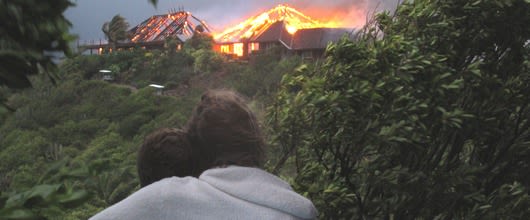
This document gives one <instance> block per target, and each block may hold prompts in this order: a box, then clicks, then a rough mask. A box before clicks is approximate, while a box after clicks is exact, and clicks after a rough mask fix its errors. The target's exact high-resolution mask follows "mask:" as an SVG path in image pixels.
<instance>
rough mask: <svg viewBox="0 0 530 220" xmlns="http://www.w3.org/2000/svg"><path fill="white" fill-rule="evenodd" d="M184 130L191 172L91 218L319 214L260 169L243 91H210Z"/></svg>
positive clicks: (260, 148)
mask: <svg viewBox="0 0 530 220" xmlns="http://www.w3.org/2000/svg"><path fill="white" fill-rule="evenodd" d="M185 130H186V133H187V137H188V138H187V140H188V142H179V143H181V144H182V143H189V144H190V147H191V149H192V156H191V157H192V158H193V159H192V161H193V162H192V163H193V164H192V167H193V168H192V170H191V173H192V176H187V177H168V178H163V179H161V180H159V181H156V182H153V183H151V184H149V185H147V186H145V187H143V188H142V189H140V190H139V191H137V192H135V193H133V194H132V195H130V196H129V197H127V198H126V199H124V200H123V201H121V202H119V203H117V204H115V205H113V206H111V207H109V208H107V209H105V210H103V211H102V212H100V213H98V214H97V215H96V216H94V217H93V218H92V219H315V218H316V216H317V210H316V209H315V207H314V205H313V203H312V202H311V201H309V200H308V199H307V198H305V197H303V196H301V195H299V194H298V193H296V192H294V191H293V189H292V188H291V187H290V186H289V184H288V183H287V182H285V181H283V180H281V179H280V178H278V177H276V176H274V175H272V174H270V173H268V172H266V171H264V170H262V169H260V167H261V166H262V163H263V161H264V147H265V144H264V138H263V135H262V132H261V129H260V127H259V123H258V121H257V119H256V116H255V115H254V113H253V112H252V111H250V109H249V107H248V105H247V104H246V101H245V99H244V98H242V97H241V96H240V95H239V94H237V93H235V92H233V91H228V90H218V91H208V92H206V93H205V94H203V96H202V97H201V100H200V102H199V104H198V105H197V107H196V108H195V110H194V112H193V115H192V117H191V118H190V120H189V122H188V124H187V127H186V129H185Z"/></svg>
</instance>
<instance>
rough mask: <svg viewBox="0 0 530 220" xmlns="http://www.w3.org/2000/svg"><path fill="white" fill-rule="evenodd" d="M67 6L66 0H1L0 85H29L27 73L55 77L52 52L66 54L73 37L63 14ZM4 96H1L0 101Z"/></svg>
mask: <svg viewBox="0 0 530 220" xmlns="http://www.w3.org/2000/svg"><path fill="white" fill-rule="evenodd" d="M52 5H53V6H52ZM70 6H72V3H71V2H70V1H68V0H59V1H49V0H45V1H37V0H30V1H9V0H0V19H2V23H1V24H0V60H2V62H0V86H7V87H9V88H14V89H20V88H27V87H30V86H31V83H30V80H29V79H28V77H29V76H30V75H34V74H37V73H44V74H46V75H47V76H48V77H49V78H50V79H52V80H55V77H54V75H53V71H54V70H55V64H54V63H53V61H52V58H53V54H57V53H65V54H69V52H70V50H69V47H68V42H69V41H70V40H72V39H73V36H72V35H70V34H68V29H69V28H70V26H71V25H70V22H68V20H66V19H65V18H64V16H63V12H64V11H65V10H66V9H67V8H68V7H70ZM5 98H6V97H0V104H1V105H4V103H5V100H4V99H5ZM0 108H1V106H0Z"/></svg>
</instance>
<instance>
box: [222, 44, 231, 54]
mask: <svg viewBox="0 0 530 220" xmlns="http://www.w3.org/2000/svg"><path fill="white" fill-rule="evenodd" d="M221 53H230V46H229V45H221Z"/></svg>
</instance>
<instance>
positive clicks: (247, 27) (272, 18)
mask: <svg viewBox="0 0 530 220" xmlns="http://www.w3.org/2000/svg"><path fill="white" fill-rule="evenodd" d="M277 21H283V22H284V24H285V28H286V30H287V32H289V33H290V34H294V33H296V31H298V30H299V29H306V28H319V27H330V28H333V27H339V26H341V24H340V22H335V21H331V22H321V21H317V20H314V19H312V18H310V17H308V16H306V15H304V14H302V13H301V12H299V11H298V10H296V9H294V8H292V7H289V6H287V5H284V4H280V5H278V6H276V7H275V8H273V9H270V10H269V11H266V12H263V13H261V14H260V15H258V16H254V17H251V18H249V19H247V20H245V21H243V22H241V23H240V24H238V25H236V26H234V27H231V28H228V29H226V30H225V31H223V32H222V33H219V34H215V35H214V39H215V40H216V41H218V42H238V41H239V40H240V39H242V38H250V37H253V36H256V35H259V34H260V33H262V32H263V31H265V30H267V28H268V27H269V26H270V25H272V24H273V23H275V22H277Z"/></svg>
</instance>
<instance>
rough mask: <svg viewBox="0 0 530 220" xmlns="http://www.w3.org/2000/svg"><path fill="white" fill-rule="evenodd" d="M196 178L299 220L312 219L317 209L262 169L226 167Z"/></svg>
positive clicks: (210, 170)
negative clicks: (299, 219)
mask: <svg viewBox="0 0 530 220" xmlns="http://www.w3.org/2000/svg"><path fill="white" fill-rule="evenodd" d="M199 179H200V180H202V181H204V182H206V183H208V184H210V185H211V186H213V187H215V188H217V189H218V190H220V191H223V192H225V193H227V194H229V195H231V196H233V197H236V198H239V199H242V200H245V201H247V202H251V203H254V204H257V205H260V206H265V207H268V208H271V209H275V210H278V211H282V212H285V213H289V214H291V215H293V216H296V217H298V218H301V219H315V218H316V216H317V210H316V208H315V206H314V205H313V203H312V202H311V201H309V200H308V199H307V198H305V197H303V196H301V195H299V194H298V193H296V192H294V191H293V190H292V188H291V187H290V186H289V184H288V183H287V182H285V181H283V180H281V179H280V178H278V177H276V176H274V175H272V174H270V173H267V172H265V171H263V170H261V169H257V168H250V167H239V166H229V167H227V168H214V169H209V170H207V171H205V172H204V173H202V174H201V176H199Z"/></svg>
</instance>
